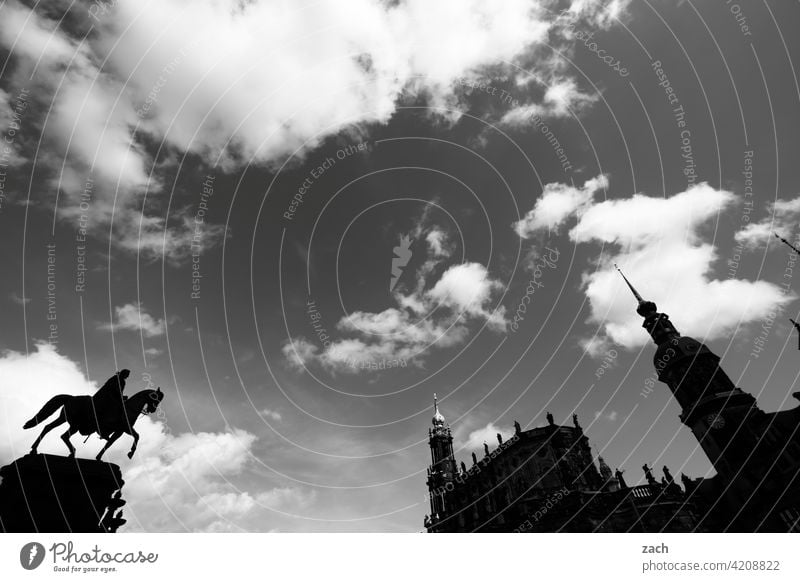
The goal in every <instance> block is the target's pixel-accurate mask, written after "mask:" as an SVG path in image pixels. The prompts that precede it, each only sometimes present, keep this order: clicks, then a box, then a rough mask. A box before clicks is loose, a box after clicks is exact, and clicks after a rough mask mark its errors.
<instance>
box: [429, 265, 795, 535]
mask: <svg viewBox="0 0 800 582" xmlns="http://www.w3.org/2000/svg"><path fill="white" fill-rule="evenodd" d="M623 278H624V275H623ZM625 283H626V284H627V285H628V287H629V288H630V289H631V291H632V293H633V295H634V297H635V298H636V300H637V301H638V306H637V309H636V311H637V313H638V314H639V315H640V316H642V318H643V319H644V322H643V324H642V327H644V328H645V330H647V332H648V333H649V334H650V337H651V338H652V339H653V341H654V343H655V344H656V346H657V347H656V351H655V355H654V358H653V361H654V365H655V368H656V373H657V375H658V379H659V380H660V381H661V382H663V383H664V384H666V385H667V386H668V387H669V389H670V391H671V392H672V394H673V396H674V397H675V399H676V400H677V402H678V404H679V405H680V407H681V415H680V420H681V422H682V423H683V424H685V425H686V426H687V427H688V428H689V429H690V430H691V431H692V434H693V435H694V436H695V438H696V439H697V441H698V443H699V444H700V447H701V448H702V450H703V451H704V452H705V454H706V456H707V457H708V459H709V461H710V462H711V464H712V465H713V466H714V469H715V471H716V475H714V476H713V477H710V478H699V479H690V478H688V477H686V476H685V475H682V476H681V485H679V484H678V483H676V482H675V480H674V478H673V476H672V474H671V473H670V471H669V469H668V468H667V467H663V469H662V472H663V476H662V477H661V479H660V480H659V479H657V478H656V477H655V476H654V475H653V470H652V469H651V468H650V467H648V466H647V465H644V466H643V467H642V470H643V471H644V474H645V477H646V480H647V484H646V485H640V486H634V487H629V486H628V485H627V483H626V482H625V479H624V477H623V473H622V471H620V470H619V469H618V470H617V471H616V472H615V473H612V471H611V469H610V467H608V465H607V464H606V463H605V461H604V460H603V458H602V457H599V458H598V459H597V464H595V459H594V457H593V454H592V450H591V445H590V444H589V439H588V437H587V436H586V435H585V434H584V433H583V429H582V428H581V426H580V424H579V422H578V419H577V416H575V415H573V423H572V426H559V425H556V424H555V422H554V419H553V416H552V415H551V414H549V413H548V415H547V420H548V424H547V426H544V427H538V428H533V429H530V430H522V429H521V427H520V425H519V423H516V422H515V423H514V425H515V434H514V435H513V437H511V438H510V439H508V440H507V441H506V442H503V439H502V437H501V436H500V435H497V439H498V445H497V447H495V448H494V450H490V448H489V446H488V445H486V444H484V455H483V457H482V458H481V459H478V457H477V455H476V454H475V453H473V454H472V464H471V466H470V467H467V466H466V464H465V463H464V462H461V463H460V464H457V462H456V459H455V455H454V453H453V437H452V435H451V432H450V427H449V426H447V424H446V422H445V419H444V417H443V416H442V414H441V412H439V408H438V402H437V401H436V398H435V396H434V416H433V428H432V429H429V431H428V432H429V435H428V436H429V445H430V449H431V465H430V467H429V468H428V480H427V485H428V491H429V496H430V505H431V514H430V516H426V517H425V521H424V523H425V527H426V529H427V531H429V532H512V531H516V532H528V531H531V532H555V531H571V532H626V531H634V532H661V531H668V532H689V531H704V532H720V531H732V532H787V531H795V532H800V406H796V407H795V408H792V409H790V410H784V411H779V412H770V413H767V412H764V411H762V410H761V409H760V408H759V407H758V403H757V402H756V399H755V398H754V397H753V396H752V395H750V394H749V393H747V392H745V391H743V390H742V389H741V388H738V387H736V386H735V385H734V384H733V382H732V381H731V379H730V378H729V377H728V375H727V374H726V373H725V371H724V370H723V369H722V368H721V367H720V365H719V362H720V359H719V357H718V356H716V355H715V354H714V353H713V352H711V350H710V349H708V347H706V346H705V345H704V344H702V343H700V342H698V341H697V340H695V339H693V338H690V337H684V336H681V335H680V333H678V331H677V330H676V329H675V327H674V326H673V325H672V323H671V322H670V320H669V317H668V316H667V315H666V314H664V313H659V312H658V309H657V307H656V305H655V303H653V302H652V301H646V300H644V299H643V298H642V297H641V295H639V293H638V292H637V291H636V289H635V288H634V287H633V286H632V285H631V284H630V282H628V280H627V279H625ZM793 396H794V397H795V398H796V399H798V400H800V392H795V393H794V394H793Z"/></svg>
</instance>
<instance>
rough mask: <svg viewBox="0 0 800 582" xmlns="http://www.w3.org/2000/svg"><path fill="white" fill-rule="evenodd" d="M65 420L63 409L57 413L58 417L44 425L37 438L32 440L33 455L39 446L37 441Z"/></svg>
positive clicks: (40, 440)
mask: <svg viewBox="0 0 800 582" xmlns="http://www.w3.org/2000/svg"><path fill="white" fill-rule="evenodd" d="M66 420H67V417H66V416H65V415H64V411H63V410H62V411H61V414H59V415H58V418H56V419H55V420H54V421H53V422H51V423H50V424H48V425H47V426H45V427H44V430H43V431H42V434H40V435H39V438H38V439H36V440H35V441H33V445H32V446H31V454H34V455H35V454H36V453H37V452H38V451H37V450H36V449H37V448H38V447H39V443H40V442H42V439H43V438H44V435H46V434H47V433H48V432H50V431H51V430H53V429H54V428H55V427H57V426H58V425H59V424H63V423H64V422H66Z"/></svg>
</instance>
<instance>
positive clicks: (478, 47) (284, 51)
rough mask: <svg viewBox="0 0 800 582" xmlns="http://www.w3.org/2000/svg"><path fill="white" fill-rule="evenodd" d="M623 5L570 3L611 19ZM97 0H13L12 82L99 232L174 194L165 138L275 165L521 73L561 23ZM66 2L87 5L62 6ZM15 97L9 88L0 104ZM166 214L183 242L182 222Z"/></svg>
mask: <svg viewBox="0 0 800 582" xmlns="http://www.w3.org/2000/svg"><path fill="white" fill-rule="evenodd" d="M622 4H624V3H623V2H619V1H618V0H611V1H603V2H597V1H593V2H587V1H585V0H574V1H573V2H572V3H571V7H572V10H573V11H574V12H575V14H577V15H579V16H580V17H581V18H583V19H585V20H586V21H587V22H594V23H595V24H597V25H600V26H607V25H608V24H610V21H609V17H608V16H606V15H607V14H610V13H613V14H615V15H616V14H619V13H620V11H621V8H620V5H622ZM88 8H89V2H87V1H83V2H79V3H78V4H76V5H74V6H73V5H70V7H69V8H68V7H66V3H64V6H59V7H58V8H53V7H51V6H48V8H43V7H41V5H40V4H37V5H36V6H35V7H34V8H33V9H31V8H29V7H28V6H26V5H24V4H22V3H20V2H19V1H18V0H9V1H8V2H5V3H4V4H3V18H2V19H0V47H2V48H3V49H5V50H7V51H9V52H10V53H11V54H12V56H13V61H12V65H11V66H10V67H9V69H8V70H7V72H6V75H5V77H4V79H7V80H8V82H9V86H10V87H13V88H17V87H23V86H29V87H31V88H33V89H34V90H33V91H32V96H33V97H32V99H33V100H34V101H35V106H32V107H31V108H30V112H29V113H28V114H27V115H28V117H26V124H27V123H30V128H31V130H38V131H41V132H42V141H41V151H38V150H37V151H38V154H37V156H38V157H37V159H38V160H39V163H40V166H41V168H44V167H47V168H49V169H50V171H51V174H52V180H51V185H52V186H53V187H54V188H57V189H58V190H59V191H60V192H62V193H63V194H64V196H63V197H61V199H60V202H59V206H60V210H61V215H62V217H67V218H70V217H72V216H74V207H75V206H77V203H78V199H79V196H80V194H81V192H82V190H83V189H84V185H85V182H86V177H87V176H92V177H93V179H94V180H95V182H96V184H97V188H96V189H95V191H94V199H93V200H92V209H91V212H92V214H93V218H94V221H93V225H95V226H96V227H97V228H96V231H95V234H98V233H100V232H102V229H101V228H99V226H100V225H102V224H107V222H108V221H109V220H110V217H111V214H112V212H113V213H114V214H116V215H126V214H127V212H128V211H132V212H133V215H132V217H133V218H134V219H135V218H137V217H136V215H135V208H136V204H135V202H136V201H140V200H141V199H142V196H143V195H144V194H145V193H147V194H148V195H157V194H159V193H160V192H161V191H162V190H163V185H164V180H165V178H164V173H163V171H162V170H163V168H162V166H165V165H166V166H169V164H166V163H165V162H164V160H161V159H159V160H154V159H153V149H154V148H153V147H152V145H153V144H160V145H161V147H162V152H169V154H167V155H168V157H170V156H171V159H172V161H173V162H174V160H175V159H177V156H175V155H174V154H182V153H189V154H194V155H195V156H197V157H198V158H200V159H201V160H202V161H203V162H205V163H206V164H213V165H220V166H221V167H222V168H223V169H225V170H232V169H235V168H239V167H241V166H244V165H247V164H252V163H256V164H264V165H267V166H269V165H275V164H277V163H279V162H280V161H282V160H283V159H285V158H286V157H287V156H288V155H291V154H292V153H293V152H295V151H297V152H299V155H300V156H302V155H304V154H305V153H306V152H308V151H309V150H311V149H313V148H315V147H316V146H318V145H319V144H320V143H322V142H323V140H325V139H326V138H327V137H329V136H332V135H336V134H337V133H339V132H341V131H343V130H345V129H347V130H353V129H357V130H362V129H363V128H364V127H365V126H368V125H370V124H383V123H386V122H387V121H388V120H389V119H390V118H391V117H392V115H393V114H394V113H395V112H396V110H397V107H398V103H399V102H401V101H402V99H403V95H404V91H406V90H408V89H411V90H412V91H411V92H412V94H413V93H416V94H421V95H425V96H426V97H427V100H428V103H429V104H430V105H431V106H433V107H437V106H441V107H451V108H453V107H455V108H457V107H458V104H457V97H456V94H457V91H456V85H457V79H459V78H463V77H464V76H467V75H470V76H475V75H485V74H488V73H487V72H488V71H490V70H492V71H496V70H497V69H498V67H500V68H502V69H504V70H507V73H506V74H507V75H510V76H512V77H513V76H514V75H517V74H521V73H517V72H516V71H517V69H515V68H514V67H513V66H512V64H518V63H522V64H525V62H527V61H531V55H532V52H533V51H536V50H544V49H546V47H547V43H548V40H549V39H548V35H549V33H550V31H551V30H552V29H553V28H554V27H555V26H557V23H556V20H557V18H556V17H555V15H554V13H552V12H551V11H550V8H551V6H550V3H549V2H545V1H542V0H502V1H495V2H487V1H486V0H440V1H438V2H436V3H435V5H432V4H431V3H430V2H428V1H426V0H405V1H403V2H384V1H382V0H351V1H348V2H346V3H342V2H336V1H334V0H323V1H321V2H316V3H314V4H313V6H311V5H309V6H304V5H302V4H301V5H298V4H296V3H286V2H283V1H280V0H254V1H250V2H237V1H234V0H229V1H220V0H194V1H192V2H188V1H186V0H158V2H157V3H156V2H144V3H142V2H137V1H134V0H117V1H115V2H113V3H110V4H109V5H108V6H107V8H108V10H107V12H104V13H103V15H102V18H100V19H99V20H98V19H93V18H91V17H90V16H86V14H88ZM68 9H69V10H72V11H73V12H74V11H78V12H81V11H86V14H81V16H82V18H63V19H62V18H60V14H59V12H60V11H66V10H68ZM90 27H91V30H90ZM209 39H213V42H209ZM536 62H540V63H542V64H541V65H540V67H555V68H557V69H559V70H560V69H561V68H563V63H560V64H557V61H556V60H553V59H536ZM548 86H549V88H548V89H547V90H546V92H545V95H544V101H543V103H544V105H543V106H544V107H546V108H549V109H550V110H552V111H553V112H554V113H556V114H558V115H564V114H566V111H567V107H570V106H573V105H575V104H576V103H581V102H585V101H588V100H589V98H588V97H586V96H584V95H583V94H581V93H580V91H579V90H578V89H577V86H576V84H575V81H574V80H572V79H569V78H558V79H557V80H556V82H554V83H551V84H549V85H548ZM14 94H15V92H14V91H12V90H10V89H8V88H6V90H5V91H4V92H3V93H2V94H0V97H1V98H2V103H3V105H2V106H0V111H5V112H6V113H7V111H8V107H9V101H10V100H11V99H13V95H14ZM33 111H37V112H39V113H37V115H38V117H37V118H36V119H33V114H32V112H33ZM45 114H46V117H45ZM440 114H441V115H444V116H447V115H448V113H447V112H445V111H443V110H442V111H440ZM3 115H5V114H3ZM29 118H30V119H29ZM37 147H39V146H38V145H37ZM151 197H152V196H151ZM153 220H156V219H153ZM126 222H138V221H136V220H121V221H120V223H121V224H124V223H126ZM95 226H93V228H95ZM153 226H154V228H155V229H156V230H157V229H158V228H160V226H161V225H158V224H155V225H153ZM169 226H170V229H172V228H175V229H177V230H178V234H176V235H175V236H176V237H177V238H179V239H182V238H183V235H182V234H181V230H180V229H181V227H182V224H180V223H179V224H177V225H175V226H173V225H169ZM114 242H115V243H117V242H121V244H122V246H123V247H126V246H130V245H132V244H134V243H135V244H136V245H140V246H142V247H146V246H147V243H148V240H142V239H139V238H134V239H129V238H123V239H122V241H114ZM156 248H157V247H156Z"/></svg>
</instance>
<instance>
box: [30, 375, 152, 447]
mask: <svg viewBox="0 0 800 582" xmlns="http://www.w3.org/2000/svg"><path fill="white" fill-rule="evenodd" d="M130 373H131V372H130V370H120V371H119V372H117V373H116V374H114V375H113V376H112V377H111V378H109V379H108V381H107V382H106V383H105V384H103V386H102V387H101V388H100V389H99V390H98V391H97V392H96V393H95V394H94V396H72V395H70V394H59V395H58V396H53V397H52V398H51V399H50V400H48V401H47V403H46V404H45V405H44V406H43V407H42V409H41V410H40V411H39V412H37V413H36V416H34V417H33V418H31V419H30V420H29V421H28V422H26V423H25V424H24V425H23V428H26V429H27V428H33V427H34V426H36V425H37V424H39V423H40V422H42V421H44V420H45V419H47V418H48V417H50V416H52V415H53V414H55V413H56V412H57V411H58V410H61V414H59V415H58V417H56V419H55V420H53V422H51V423H49V424H48V425H47V426H45V427H44V430H43V431H42V434H40V435H39V438H37V439H36V440H35V441H34V443H33V446H32V447H31V454H34V455H35V454H36V453H37V448H38V447H39V443H40V442H41V441H42V438H43V437H44V435H46V434H47V433H48V432H50V431H51V430H53V429H54V428H55V427H57V426H59V425H61V424H64V423H65V422H66V423H67V424H68V425H69V428H68V429H67V431H66V432H65V433H64V434H62V435H61V440H63V441H64V443H66V445H67V448H68V449H69V456H70V457H74V456H75V447H73V446H72V443H71V442H70V437H71V436H72V435H74V434H75V433H80V434H82V435H86V436H87V438H88V436H89V435H91V434H95V433H96V434H97V435H98V436H99V437H100V438H101V439H105V441H106V444H105V446H104V447H103V448H102V450H101V451H100V452H99V453H98V454H97V457H95V458H96V459H97V460H98V461H99V460H100V457H102V456H103V453H105V452H106V450H108V447H110V446H111V445H112V444H114V442H115V441H116V440H117V439H118V438H119V437H121V436H122V435H123V433H125V434H129V435H131V436H132V437H133V445H132V446H131V450H130V451H129V452H128V458H129V459H130V458H132V457H133V453H134V452H136V445H137V444H138V443H139V433H138V432H136V430H135V429H134V428H133V425H134V423H135V422H136V420H137V419H138V418H139V415H141V414H150V413H153V412H155V411H156V409H157V408H158V405H159V404H160V403H161V401H162V400H163V399H164V393H163V392H162V391H161V387H159V388H158V389H157V390H142V391H140V392H137V393H136V394H134V395H133V396H131V397H130V398H129V397H128V396H126V395H125V394H124V390H125V380H126V379H127V378H128V376H130Z"/></svg>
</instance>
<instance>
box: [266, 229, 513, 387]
mask: <svg viewBox="0 0 800 582" xmlns="http://www.w3.org/2000/svg"><path fill="white" fill-rule="evenodd" d="M418 230H419V232H417V233H416V234H417V235H418V236H419V237H424V238H425V240H428V241H429V244H428V246H427V250H428V256H427V258H426V260H425V261H424V262H423V264H422V266H421V267H420V268H419V269H418V270H417V272H416V285H415V288H414V290H412V291H410V292H408V294H404V293H403V292H402V291H396V292H395V293H394V295H393V299H394V300H395V302H396V304H397V306H396V307H389V308H387V309H384V310H383V311H380V312H377V313H373V312H366V311H354V312H352V313H350V314H348V315H346V316H344V317H342V318H341V319H340V320H339V321H338V322H337V324H336V329H337V330H338V331H339V332H340V334H341V335H342V336H343V337H340V338H338V339H333V340H329V339H325V341H324V342H323V343H321V344H315V343H313V342H311V341H309V340H308V339H306V338H305V337H303V336H298V337H295V338H290V339H288V340H286V341H285V342H284V343H283V345H282V346H281V352H282V354H283V356H284V358H285V359H286V361H287V362H288V364H289V365H290V367H292V368H294V369H295V370H298V371H303V370H305V368H306V366H309V365H312V364H319V365H321V366H322V367H323V368H326V369H328V370H330V371H333V372H347V373H358V372H360V371H361V370H364V369H367V368H370V369H386V368H394V367H407V366H408V365H409V363H415V364H417V365H421V364H422V363H423V362H424V359H425V357H426V353H427V352H428V350H431V349H434V348H437V349H443V348H449V347H452V346H455V345H458V344H461V343H463V342H464V341H465V339H466V338H467V335H468V333H469V325H470V324H471V323H472V322H480V321H483V322H485V324H486V325H487V327H488V328H489V329H490V330H492V331H503V330H505V329H506V325H507V321H506V318H505V313H506V311H505V308H504V307H503V306H498V307H496V308H492V299H493V297H494V296H495V295H496V294H497V293H498V292H500V291H502V290H503V289H504V288H505V286H504V285H503V284H502V283H501V282H500V281H498V280H496V279H493V278H492V277H491V276H490V274H489V272H488V270H487V269H486V267H485V266H483V265H481V264H480V263H461V264H457V265H450V266H449V267H447V268H445V270H444V271H443V272H442V273H441V275H439V277H438V278H435V277H434V276H433V274H434V272H435V271H436V270H437V269H439V268H440V267H441V268H444V266H443V264H442V263H443V261H444V259H446V258H448V257H449V255H450V253H449V252H446V253H443V252H440V251H441V250H442V249H443V248H444V247H442V248H439V247H438V246H437V244H438V243H441V244H445V241H446V238H445V235H444V233H443V232H442V231H441V229H439V228H438V227H436V226H432V227H429V228H428V229H427V230H426V229H424V228H421V227H420V228H419V229H418ZM432 233H435V234H433V236H431V234H432ZM430 240H433V241H436V242H435V243H430ZM431 283H432V285H431ZM425 314H428V316H424V315H425ZM423 316H424V317H423ZM327 337H328V336H327V333H326V334H325V338H327Z"/></svg>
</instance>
